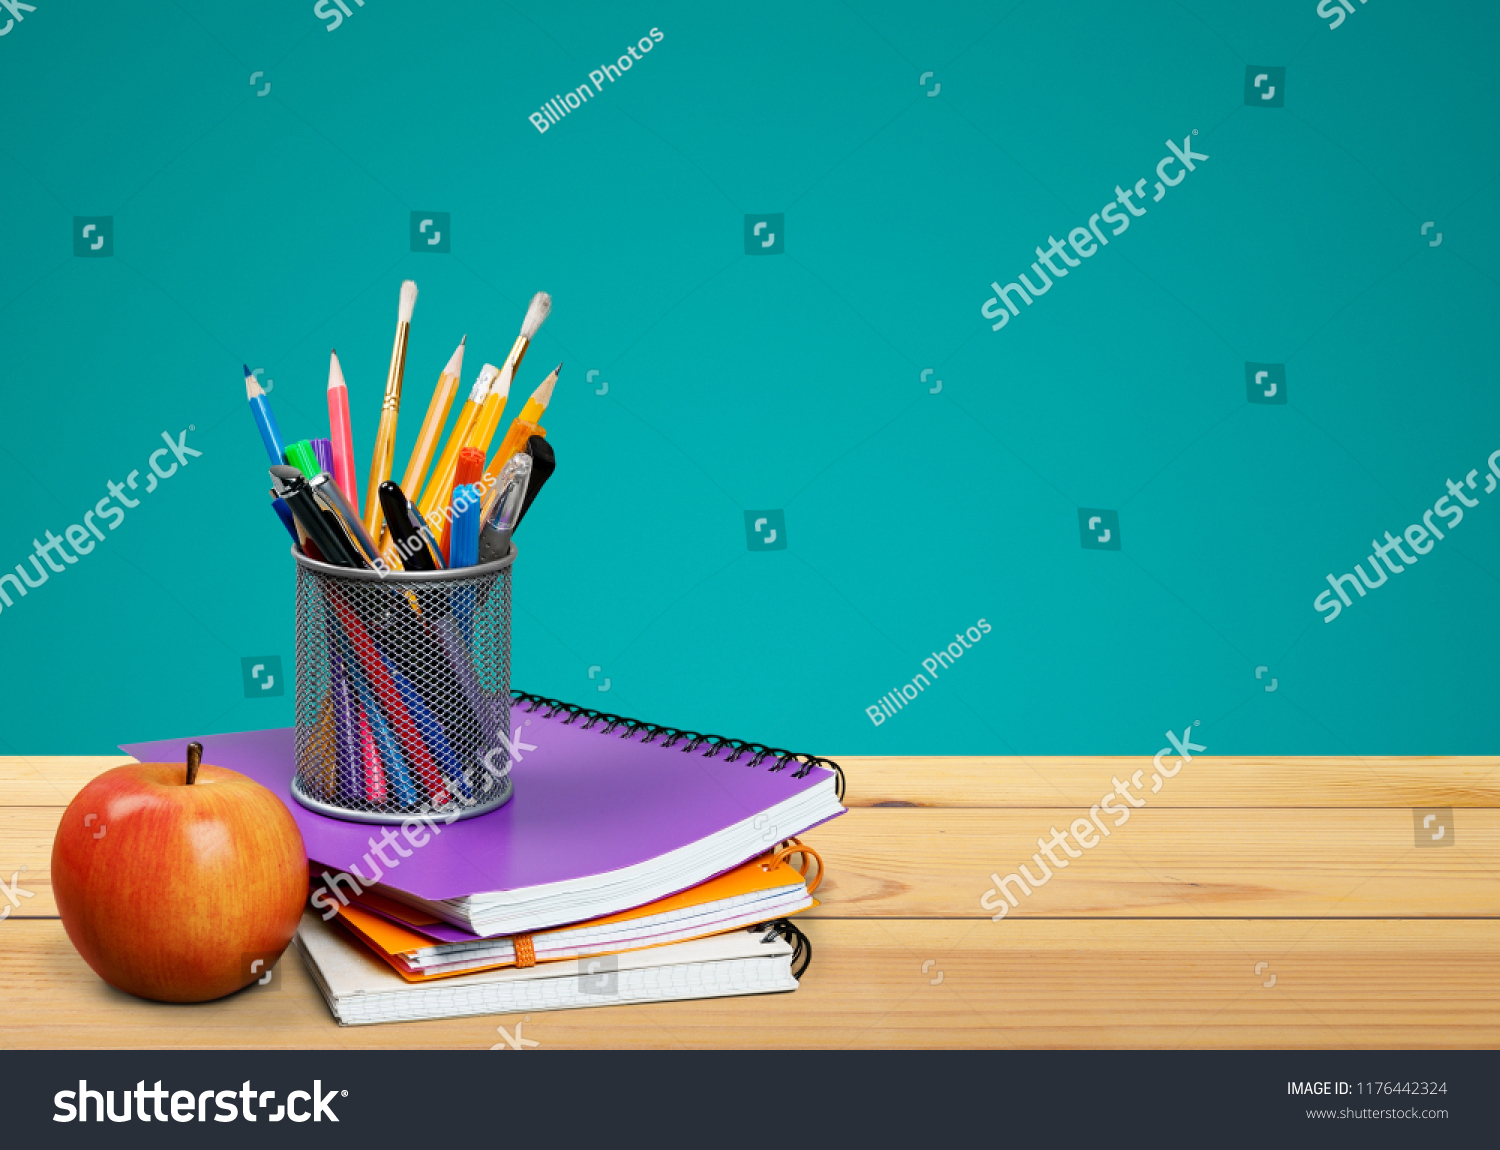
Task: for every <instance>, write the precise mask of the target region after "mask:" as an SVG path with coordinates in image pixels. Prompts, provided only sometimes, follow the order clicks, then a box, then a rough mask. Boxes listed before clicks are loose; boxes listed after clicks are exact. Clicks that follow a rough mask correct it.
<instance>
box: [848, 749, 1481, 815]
mask: <svg viewBox="0 0 1500 1150" xmlns="http://www.w3.org/2000/svg"><path fill="white" fill-rule="evenodd" d="M833 757H834V759H835V760H837V762H838V763H839V764H840V765H841V766H842V767H843V768H844V771H845V774H846V775H847V776H848V779H849V787H848V794H847V795H845V799H844V801H845V803H846V804H847V805H848V806H851V807H878V806H898V807H901V806H917V807H1069V806H1083V807H1087V806H1089V805H1090V804H1091V803H1097V802H1098V801H1099V797H1100V796H1101V795H1103V794H1105V793H1106V792H1108V791H1110V790H1111V789H1113V786H1112V784H1111V782H1110V779H1111V778H1113V777H1115V776H1116V775H1118V776H1119V777H1120V778H1121V779H1125V778H1128V777H1129V776H1130V775H1131V774H1134V772H1136V771H1144V776H1143V777H1144V779H1145V781H1146V784H1147V787H1148V788H1149V787H1150V785H1151V783H1150V780H1151V774H1152V771H1153V770H1154V768H1153V767H1152V765H1151V757H1150V756H1149V755H1145V756H1138V757H1102V756H1101V757H1069V758H1062V757H1056V758H1052V757H1037V758H1014V757H1006V758H1001V757H994V758H978V757H975V758H924V759H910V758H859V757H851V758H846V759H840V758H839V757H838V756H837V755H835V756H833ZM1176 759H1177V756H1176V755H1171V756H1168V757H1166V758H1165V759H1164V762H1165V763H1166V765H1167V766H1168V768H1169V769H1170V768H1171V766H1172V765H1173V764H1174V763H1175V762H1176ZM1151 805H1152V806H1154V807H1344V808H1347V807H1500V757H1495V756H1459V757H1454V758H1417V757H1407V758H1393V757H1370V758H1280V759H1273V758H1259V757H1254V756H1244V757H1238V758H1228V757H1216V756H1210V755H1199V756H1197V757H1195V758H1194V759H1193V761H1192V762H1191V763H1188V764H1185V765H1184V766H1183V768H1182V770H1181V771H1179V772H1178V774H1177V775H1176V776H1175V777H1174V778H1172V779H1171V780H1170V781H1169V782H1167V783H1165V784H1164V785H1163V787H1162V789H1161V791H1160V792H1159V793H1157V794H1155V795H1153V796H1152V797H1151Z"/></svg>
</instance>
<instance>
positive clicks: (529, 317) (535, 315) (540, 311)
mask: <svg viewBox="0 0 1500 1150" xmlns="http://www.w3.org/2000/svg"><path fill="white" fill-rule="evenodd" d="M551 311H552V297H551V296H550V295H548V294H547V293H546V292H544V291H539V292H537V293H536V295H534V296H532V297H531V306H530V307H528V308H527V309H526V318H525V320H523V321H522V323H521V336H522V338H523V339H530V338H531V337H532V336H534V335H536V332H537V328H539V327H541V326H542V323H543V321H544V320H546V318H547V316H548V315H549V314H550V313H551Z"/></svg>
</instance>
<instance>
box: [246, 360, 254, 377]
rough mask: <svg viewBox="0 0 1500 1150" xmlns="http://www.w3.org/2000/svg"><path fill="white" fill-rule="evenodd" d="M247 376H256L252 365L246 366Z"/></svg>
mask: <svg viewBox="0 0 1500 1150" xmlns="http://www.w3.org/2000/svg"><path fill="white" fill-rule="evenodd" d="M245 374H246V375H254V374H255V372H253V371H251V370H250V365H249V364H248V363H247V364H245Z"/></svg>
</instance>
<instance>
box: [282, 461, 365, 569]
mask: <svg viewBox="0 0 1500 1150" xmlns="http://www.w3.org/2000/svg"><path fill="white" fill-rule="evenodd" d="M271 478H272V480H274V481H275V483H276V493H277V494H278V495H280V496H281V498H282V499H284V500H286V505H287V506H288V507H290V508H291V509H292V516H293V517H294V518H295V519H296V520H297V522H298V524H300V525H301V527H302V530H303V531H305V532H306V533H307V537H308V538H309V539H311V540H312V541H313V544H314V546H316V547H317V549H318V550H319V551H321V552H322V553H323V559H324V561H325V562H327V563H329V564H331V565H332V566H334V567H356V568H359V567H368V566H369V564H367V563H365V562H364V560H363V559H362V558H356V556H355V555H354V554H352V553H351V552H350V549H349V544H348V543H346V542H345V541H344V539H342V538H341V537H340V533H339V532H337V531H335V530H334V527H333V524H331V523H330V522H329V521H328V519H327V518H326V517H325V515H324V513H323V509H322V508H321V507H319V506H318V501H317V500H316V499H314V498H313V493H312V490H311V489H310V488H309V487H308V485H307V480H306V479H304V478H303V476H302V472H300V471H298V470H297V468H295V467H289V466H287V465H286V464H277V465H276V466H274V467H272V468H271Z"/></svg>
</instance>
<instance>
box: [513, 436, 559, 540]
mask: <svg viewBox="0 0 1500 1150" xmlns="http://www.w3.org/2000/svg"><path fill="white" fill-rule="evenodd" d="M526 453H527V454H528V455H530V456H531V483H530V485H529V486H528V487H527V488H526V498H525V499H524V500H523V501H522V502H521V514H519V515H517V516H516V526H517V527H520V526H521V520H523V519H525V518H526V512H527V511H528V510H530V508H531V503H532V500H534V499H535V498H536V496H537V492H539V491H540V490H541V489H542V484H544V483H546V482H547V480H549V479H551V478H552V473H553V472H554V471H556V470H557V456H556V455H555V454H554V453H553V451H552V444H550V443H548V442H547V441H546V440H545V439H543V438H542V437H541V436H540V435H533V436H532V437H531V438H530V439H528V440H527V441H526Z"/></svg>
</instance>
